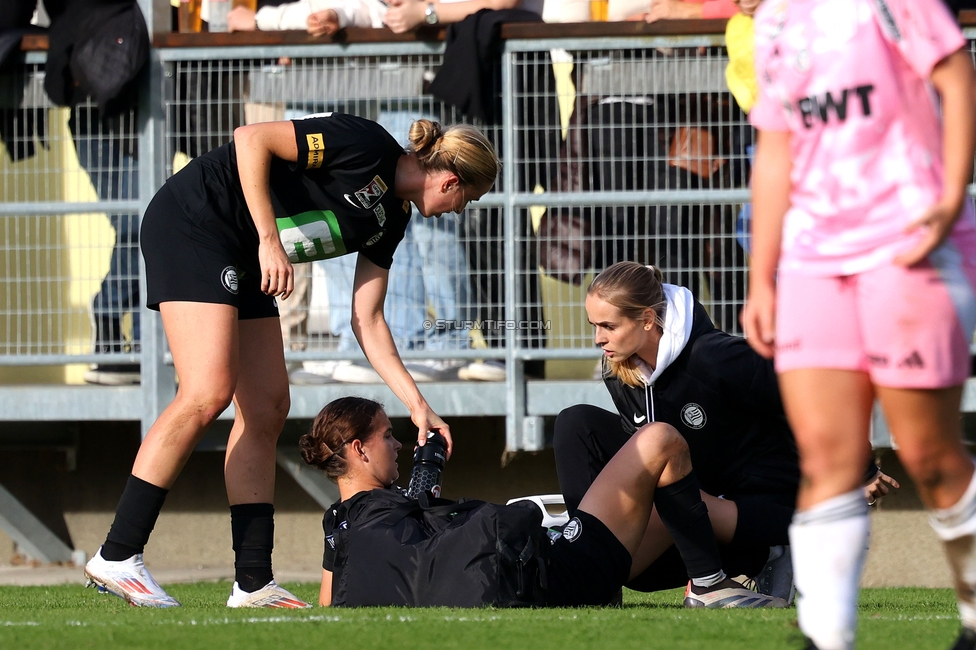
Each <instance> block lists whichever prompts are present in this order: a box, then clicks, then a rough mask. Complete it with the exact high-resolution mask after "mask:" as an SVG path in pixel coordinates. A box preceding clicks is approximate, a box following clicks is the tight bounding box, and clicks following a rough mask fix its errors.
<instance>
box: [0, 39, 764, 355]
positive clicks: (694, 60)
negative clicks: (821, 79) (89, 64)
mask: <svg viewBox="0 0 976 650" xmlns="http://www.w3.org/2000/svg"><path fill="white" fill-rule="evenodd" d="M388 45H389V47H388V51H379V50H382V49H383V48H382V47H380V48H379V50H378V49H377V46H375V45H374V46H371V47H370V48H369V49H368V53H366V54H358V53H357V50H356V48H354V47H350V48H348V49H346V50H339V49H338V48H336V49H334V50H332V51H331V52H334V53H332V54H322V53H321V49H319V50H314V51H313V50H311V49H309V51H308V55H305V54H301V55H300V56H296V55H295V54H296V52H299V53H301V52H302V50H300V49H299V50H296V48H295V47H294V46H292V48H291V49H290V50H289V54H290V56H289V57H288V58H287V59H286V58H284V57H278V56H271V57H264V56H262V58H254V57H242V56H240V54H241V53H240V51H239V50H238V51H233V52H232V55H228V54H225V53H224V52H225V50H221V49H219V48H214V49H205V48H200V49H199V50H194V51H184V52H181V53H180V54H179V56H170V57H167V53H166V52H165V51H163V52H162V59H163V64H162V65H163V70H162V74H161V75H160V78H161V79H162V84H161V86H162V87H161V88H159V89H158V92H156V93H154V94H152V95H151V96H152V97H158V98H161V99H160V101H161V102H162V105H163V106H162V108H163V110H162V115H163V116H164V118H163V119H164V126H163V129H162V134H163V135H162V144H163V146H162V147H160V148H158V149H153V150H152V152H153V155H152V156H151V158H153V159H147V157H145V156H144V157H143V159H142V160H141V161H140V159H139V151H138V150H139V144H140V132H141V129H142V125H141V124H140V122H139V120H138V116H137V115H136V114H135V112H134V111H133V112H129V113H126V114H124V115H122V116H118V117H115V118H113V119H110V120H105V119H103V116H100V115H99V114H98V111H97V109H96V108H95V107H94V106H92V105H90V104H83V105H80V106H76V107H74V108H72V109H59V108H57V107H54V106H52V105H51V104H50V102H49V101H48V99H47V97H46V96H45V94H44V92H43V75H44V66H43V63H28V64H25V65H23V66H22V67H20V68H19V69H15V70H13V71H8V72H4V73H3V74H2V75H0V125H2V136H3V152H4V153H3V155H2V156H0V158H2V160H0V199H2V200H0V215H2V226H0V269H3V274H4V276H3V279H2V282H0V284H2V286H0V364H6V365H10V364H29V363H38V364H41V363H65V362H68V361H84V362H91V361H94V360H97V359H117V360H130V361H131V360H133V359H134V358H136V357H135V355H138V354H139V351H140V345H139V343H140V313H139V312H140V309H139V304H140V301H139V295H138V294H139V290H138V286H139V278H138V247H139V239H138V215H139V214H140V210H141V209H142V208H144V206H145V204H146V203H147V202H148V200H149V198H150V197H146V196H139V192H138V187H139V183H138V182H137V179H138V175H139V168H140V166H141V167H142V168H143V172H144V173H150V172H155V170H156V169H161V170H163V173H162V174H161V176H162V177H167V176H169V175H171V174H173V173H176V172H177V171H178V170H179V169H181V167H182V166H183V165H185V164H186V163H187V161H189V160H190V159H192V158H194V157H196V156H199V155H201V154H202V153H205V152H206V151H208V150H210V149H212V148H215V147H218V146H222V145H224V144H226V143H229V142H230V141H231V140H232V138H233V133H234V129H235V128H237V127H238V126H241V125H245V124H252V123H256V122H262V121H269V120H283V119H295V118H298V117H302V116H306V115H309V114H314V113H321V112H327V111H335V112H345V113H352V114H356V115H360V116H363V117H367V118H369V119H372V120H376V121H377V122H379V123H380V124H382V125H383V126H384V127H385V128H387V130H388V131H389V132H390V133H391V134H392V135H394V137H396V138H397V139H398V140H399V141H400V142H401V143H403V144H406V142H407V133H408V131H409V126H410V124H411V123H412V122H413V121H414V120H416V119H422V118H426V119H432V120H435V121H438V122H440V123H441V124H444V125H449V124H453V123H457V122H462V121H465V120H466V119H467V118H466V117H465V116H464V115H462V114H461V112H460V111H459V110H458V109H457V108H455V107H454V106H452V105H451V104H450V103H449V102H448V101H445V100H444V99H439V98H435V97H434V96H433V95H432V94H431V92H430V84H431V81H432V80H433V79H434V78H436V75H437V73H438V71H439V70H440V68H441V66H442V64H443V54H442V52H441V51H440V50H438V49H437V48H433V49H432V48H431V47H429V45H426V44H420V43H399V44H396V43H391V44H388ZM226 51H229V50H226ZM364 51H365V50H364ZM378 52H379V53H378ZM263 54H265V50H262V55H263ZM726 64H727V56H726V54H725V51H724V49H723V48H722V47H721V46H720V44H719V43H717V42H716V37H714V36H700V37H694V36H689V37H682V38H675V37H669V38H667V39H656V40H655V39H654V38H645V39H643V40H640V41H635V40H634V39H630V40H628V39H622V38H621V39H610V38H601V39H590V40H583V41H579V42H573V43H566V42H562V41H560V42H546V41H539V42H532V41H516V42H509V43H507V44H506V48H505V54H504V56H503V57H502V65H501V66H500V67H499V70H498V71H497V73H496V77H495V79H494V86H493V87H494V88H495V89H496V90H497V92H494V93H491V94H490V95H489V96H488V97H485V98H483V104H484V106H483V107H482V108H483V110H484V111H485V113H484V114H486V115H488V116H489V117H488V118H487V119H481V120H474V123H475V124H476V125H477V126H479V127H480V128H482V129H484V130H485V132H486V133H487V134H488V135H489V138H490V139H491V141H492V142H493V143H494V145H495V147H496V149H497V150H498V152H499V154H500V156H501V159H502V161H503V164H504V167H503V170H502V173H501V174H500V175H499V178H498V179H497V182H496V184H495V187H494V188H493V189H492V190H491V191H490V192H489V193H488V194H487V195H485V196H484V197H482V199H481V200H479V201H476V202H473V203H472V204H470V205H469V207H468V209H467V210H465V211H464V212H463V214H460V215H445V216H444V217H443V218H441V219H423V218H421V217H420V216H419V215H417V214H416V213H415V215H414V218H413V219H412V220H411V225H410V227H409V228H408V230H407V233H406V237H405V239H404V241H403V242H402V243H401V244H400V246H399V247H398V249H397V253H396V255H395V257H394V265H393V269H392V270H391V281H390V287H389V295H388V298H387V304H386V314H387V319H388V321H389V323H390V325H391V329H392V330H393V333H394V337H395V338H396V340H397V343H398V346H399V348H400V350H401V351H402V352H403V354H404V357H405V358H411V359H426V358H435V359H441V360H450V359H456V360H459V361H466V360H470V359H473V358H478V357H481V358H500V357H504V356H509V357H510V355H512V354H514V352H515V351H522V352H529V354H528V355H527V356H530V357H533V358H549V359H558V358H574V357H575V358H579V357H580V356H586V355H590V354H592V356H594V357H595V356H596V354H595V350H593V346H592V333H591V328H590V326H589V324H588V323H587V321H586V316H585V313H584V311H583V308H582V304H583V298H584V293H585V289H586V286H587V285H588V283H589V282H590V281H591V279H592V278H593V277H594V275H595V274H597V273H599V272H600V271H601V270H602V269H604V268H606V267H607V266H609V265H610V264H613V263H614V262H617V261H621V260H635V261H639V262H641V263H644V264H654V265H656V266H658V267H660V268H661V270H662V272H663V273H664V276H665V279H666V280H667V281H669V282H674V283H678V284H683V285H686V286H688V287H690V288H691V289H692V290H693V292H694V293H695V294H696V295H697V296H698V298H699V299H700V300H701V301H702V302H703V304H704V305H705V307H706V309H707V310H708V311H709V314H710V315H711V317H712V319H713V320H714V321H715V323H716V325H717V326H718V327H720V328H722V329H725V330H727V331H729V332H732V333H736V334H739V333H741V332H740V329H739V324H738V312H739V310H740V309H741V306H742V303H743V301H744V297H745V290H746V256H747V251H748V235H747V233H748V214H747V213H744V212H743V205H744V203H745V202H746V201H747V198H748V190H747V184H748V174H749V156H750V151H751V147H752V145H753V138H754V133H753V130H752V128H751V127H750V126H749V124H748V121H747V119H746V116H745V115H744V114H743V113H742V111H741V110H740V109H739V108H738V106H737V105H736V103H735V101H734V99H733V98H732V96H731V95H730V93H729V92H728V90H727V89H726V86H725V80H724V71H725V66H726ZM142 245H144V246H151V245H152V242H142ZM354 265H355V261H354V260H352V259H342V258H339V259H335V260H326V261H324V262H316V263H312V264H309V265H303V266H302V267H300V268H298V269H297V270H296V271H297V275H298V286H299V291H297V292H296V295H295V296H294V297H293V298H291V299H290V300H289V301H285V302H283V303H282V304H281V305H280V308H281V313H282V331H283V336H284V337H285V341H286V351H287V353H288V355H289V358H290V359H292V360H316V359H318V360H325V359H338V358H343V357H353V356H358V354H359V352H358V345H357V344H356V343H355V341H354V339H353V338H352V332H351V328H350V327H349V325H348V323H349V309H350V299H351V298H350V296H351V286H352V284H351V283H352V274H353V272H354ZM510 348H514V349H510ZM106 354H107V355H111V356H110V357H102V356H100V355H106ZM523 356H526V355H523Z"/></svg>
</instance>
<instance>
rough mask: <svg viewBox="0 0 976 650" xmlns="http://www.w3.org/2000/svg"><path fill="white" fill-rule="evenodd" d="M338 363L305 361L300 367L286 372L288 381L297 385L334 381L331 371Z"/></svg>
mask: <svg viewBox="0 0 976 650" xmlns="http://www.w3.org/2000/svg"><path fill="white" fill-rule="evenodd" d="M339 363H340V362H339V361H305V362H303V363H302V367H301V368H296V369H295V370H292V371H291V372H290V373H288V381H290V382H291V383H293V384H297V385H299V386H309V385H314V384H331V383H332V382H334V381H335V379H333V378H332V373H333V372H335V369H336V366H337V365H338V364H339Z"/></svg>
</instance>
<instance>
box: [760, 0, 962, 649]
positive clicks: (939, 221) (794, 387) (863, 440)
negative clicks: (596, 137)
mask: <svg viewBox="0 0 976 650" xmlns="http://www.w3.org/2000/svg"><path fill="white" fill-rule="evenodd" d="M755 34H756V49H755V62H756V76H757V79H758V82H759V89H760V92H759V99H758V101H757V103H756V105H755V107H754V109H753V110H752V112H751V114H750V119H751V121H752V123H753V124H754V125H755V126H756V128H757V129H758V130H759V134H758V146H757V152H756V159H755V167H754V171H753V180H752V182H753V203H754V208H755V212H754V218H753V254H752V260H751V269H750V287H749V298H748V302H747V305H746V307H745V309H744V310H743V314H742V321H743V326H744V329H745V332H746V335H747V337H748V339H749V342H750V343H751V344H752V346H753V347H754V348H755V349H756V350H757V351H758V352H759V353H760V354H763V355H765V356H767V357H770V356H772V355H773V354H774V352H775V358H776V369H777V373H778V375H779V381H780V386H781V390H782V395H783V402H784V404H785V406H786V412H787V415H788V417H789V420H790V424H791V425H792V428H793V431H794V433H795V435H796V441H797V445H798V447H799V450H800V458H801V469H802V473H803V480H802V483H801V487H800V493H799V496H798V501H797V506H798V508H797V513H796V515H795V516H794V519H793V524H792V525H791V527H790V541H791V546H792V552H793V564H794V577H795V580H796V587H797V593H798V605H797V610H798V617H799V621H800V628H801V630H802V631H803V633H804V634H805V635H806V636H807V638H808V640H809V642H810V647H815V648H820V649H821V650H833V649H835V648H851V647H852V646H853V643H854V630H855V627H856V622H857V616H856V613H857V610H856V605H857V588H858V582H859V580H860V575H861V568H862V565H863V561H864V555H865V548H866V545H867V538H868V526H869V522H868V511H867V506H866V504H865V502H864V499H863V496H862V493H861V490H860V487H859V481H860V479H861V474H862V473H863V469H864V465H865V464H866V463H867V459H868V455H869V454H870V445H869V442H868V429H869V422H870V416H871V408H872V405H873V402H874V400H875V398H877V399H878V400H879V401H880V403H881V406H882V408H883V409H884V413H885V417H886V419H887V422H888V425H889V427H890V429H891V432H892V435H893V436H894V438H895V439H896V440H897V442H898V446H899V449H898V455H899V457H900V458H901V461H902V463H903V464H904V466H905V468H906V469H907V471H908V472H909V474H910V475H911V476H912V478H913V479H914V480H915V483H916V485H917V486H918V489H919V492H920V495H921V497H922V500H923V502H924V503H925V505H926V506H927V508H928V509H929V514H930V520H931V523H932V527H933V528H934V529H935V531H936V533H937V534H938V535H939V537H940V538H941V539H942V540H943V541H944V543H945V547H946V552H947V554H948V557H949V562H950V566H951V570H952V573H953V576H954V578H955V583H956V593H957V595H958V600H959V611H960V613H961V616H962V624H963V629H962V633H961V634H960V635H959V638H958V640H957V641H956V644H955V646H954V647H955V648H974V647H976V595H974V588H976V544H974V542H976V537H974V533H976V480H974V478H973V461H972V459H971V458H970V457H969V455H968V454H967V453H966V451H965V448H964V447H963V444H962V435H961V431H960V424H959V403H960V399H961V395H962V385H963V382H964V381H965V379H966V377H967V376H968V372H969V363H970V360H969V343H970V340H971V339H970V337H971V335H972V332H973V328H974V326H976V292H974V288H976V219H974V213H973V207H972V205H971V202H970V200H969V198H968V197H967V195H966V187H967V185H968V183H969V181H970V179H971V178H972V165H973V153H974V146H976V108H974V73H973V66H972V63H971V60H970V56H969V54H968V52H967V51H966V49H964V48H965V46H966V41H965V40H964V38H963V36H962V34H961V33H960V31H959V28H958V27H957V25H956V23H955V21H954V20H953V17H952V16H951V15H950V13H949V12H948V11H947V9H946V8H945V6H944V5H943V4H942V3H941V2H940V1H939V0H792V1H789V0H765V2H764V3H763V4H762V6H761V7H760V8H759V11H758V12H757V14H756V21H755ZM940 102H941V117H940Z"/></svg>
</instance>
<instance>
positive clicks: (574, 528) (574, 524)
mask: <svg viewBox="0 0 976 650" xmlns="http://www.w3.org/2000/svg"><path fill="white" fill-rule="evenodd" d="M582 532H583V524H582V523H581V522H580V520H579V519H578V518H577V517H573V518H572V519H570V520H569V523H568V524H566V526H565V528H563V537H565V538H566V541H567V542H575V541H576V540H577V539H578V538H579V536H580V533H582Z"/></svg>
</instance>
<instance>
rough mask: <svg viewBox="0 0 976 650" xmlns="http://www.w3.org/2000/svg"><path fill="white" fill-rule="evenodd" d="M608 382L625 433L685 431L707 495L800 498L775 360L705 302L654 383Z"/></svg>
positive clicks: (796, 464) (794, 453)
mask: <svg viewBox="0 0 976 650" xmlns="http://www.w3.org/2000/svg"><path fill="white" fill-rule="evenodd" d="M605 382H606V385H607V389H608V390H609V391H610V395H611V397H612V398H613V402H614V404H615V405H616V407H617V411H618V412H619V414H620V418H621V424H622V426H623V430H624V431H625V432H626V433H627V434H633V433H634V432H635V431H637V429H638V428H640V427H641V426H643V425H644V424H647V423H648V422H665V423H667V424H670V425H672V426H673V427H675V428H676V429H677V430H678V431H679V432H680V433H681V435H682V436H684V438H685V440H687V441H688V447H689V448H690V450H691V461H692V465H693V466H694V468H695V474H696V475H697V476H698V480H699V482H700V483H701V486H702V489H703V490H705V492H707V493H709V494H713V495H716V496H720V495H725V496H730V497H732V496H744V495H758V494H782V495H783V496H790V497H795V495H796V491H797V485H798V483H799V478H800V470H799V462H798V457H797V450H796V443H795V442H794V440H793V434H792V432H791V430H790V427H789V425H788V423H787V421H786V415H785V414H784V412H783V404H782V401H781V399H780V393H779V385H778V383H777V380H776V373H775V371H774V369H773V363H772V361H769V360H767V359H764V358H762V357H760V356H759V355H758V354H756V352H755V351H753V350H752V348H750V347H749V344H748V343H747V342H746V341H745V340H744V339H742V338H739V337H736V336H731V335H729V334H726V333H725V332H723V331H721V330H718V329H715V327H714V325H712V322H711V320H710V319H709V317H708V314H707V313H706V312H705V308H704V307H702V305H701V304H700V303H699V302H697V301H695V307H694V315H693V319H692V331H691V336H690V338H689V340H688V342H687V344H686V345H685V347H684V349H683V350H682V351H681V354H680V355H678V357H677V358H676V359H675V360H674V361H673V362H672V363H671V364H670V365H669V366H668V367H667V368H666V369H665V370H664V371H663V372H662V374H661V375H660V376H659V377H658V378H657V379H656V381H655V382H654V385H653V386H648V387H646V388H644V387H641V388H633V387H630V386H627V385H626V384H624V383H623V382H622V381H620V380H619V379H617V378H615V377H609V378H607V379H605Z"/></svg>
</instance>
